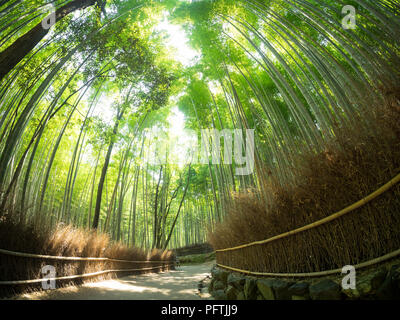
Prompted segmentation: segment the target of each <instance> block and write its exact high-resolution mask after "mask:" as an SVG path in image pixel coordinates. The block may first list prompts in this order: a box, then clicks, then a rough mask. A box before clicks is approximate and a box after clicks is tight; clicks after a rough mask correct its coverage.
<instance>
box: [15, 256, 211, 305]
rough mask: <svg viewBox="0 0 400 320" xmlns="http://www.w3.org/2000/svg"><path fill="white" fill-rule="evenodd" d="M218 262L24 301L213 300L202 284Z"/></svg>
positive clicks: (36, 295) (40, 294)
mask: <svg viewBox="0 0 400 320" xmlns="http://www.w3.org/2000/svg"><path fill="white" fill-rule="evenodd" d="M213 264H214V262H208V263H204V264H198V265H190V266H182V267H179V268H177V270H175V271H169V272H163V273H157V274H155V273H151V274H145V275H139V276H128V277H124V278H120V279H114V280H106V281H101V282H95V283H86V284H83V285H82V286H76V287H67V288H61V289H57V290H52V291H41V292H36V293H29V294H24V295H21V296H19V297H17V299H22V300H27V299H29V300H200V299H211V298H210V295H209V294H208V293H207V289H203V293H201V294H199V291H198V283H199V281H201V280H202V279H204V278H205V277H206V276H207V275H209V274H210V270H211V267H212V265H213Z"/></svg>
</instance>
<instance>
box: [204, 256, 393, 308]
mask: <svg viewBox="0 0 400 320" xmlns="http://www.w3.org/2000/svg"><path fill="white" fill-rule="evenodd" d="M211 275H212V279H211V281H210V283H209V285H208V291H209V293H210V294H211V295H212V296H213V297H214V299H216V300H357V299H362V300H372V299H381V300H386V299H396V300H398V299H400V261H397V263H395V264H393V263H392V264H387V265H383V266H379V267H376V268H374V269H369V270H366V271H363V272H362V273H361V272H357V273H356V289H354V290H353V289H348V290H344V289H342V285H341V283H342V279H343V277H344V276H345V275H342V276H341V277H340V276H327V277H323V278H316V279H309V278H308V279H301V280H300V279H293V278H290V279H283V278H256V277H251V276H245V275H242V274H239V273H234V272H230V271H226V270H223V269H221V268H217V267H216V266H214V267H213V268H212V270H211Z"/></svg>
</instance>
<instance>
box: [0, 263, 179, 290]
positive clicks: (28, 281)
mask: <svg viewBox="0 0 400 320" xmlns="http://www.w3.org/2000/svg"><path fill="white" fill-rule="evenodd" d="M172 264H174V263H171V262H170V263H168V264H167V265H168V266H169V265H172ZM165 266H166V265H162V266H157V267H151V268H139V269H116V270H103V271H97V272H92V273H85V274H77V275H73V276H64V277H55V278H43V279H33V280H12V281H0V285H17V284H33V283H41V282H43V281H52V280H56V281H59V280H74V279H79V278H88V277H95V276H99V275H102V274H106V273H112V272H115V273H116V272H134V271H150V270H154V269H159V268H162V267H165Z"/></svg>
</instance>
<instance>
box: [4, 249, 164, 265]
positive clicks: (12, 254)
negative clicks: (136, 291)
mask: <svg viewBox="0 0 400 320" xmlns="http://www.w3.org/2000/svg"><path fill="white" fill-rule="evenodd" d="M0 253H2V254H5V255H9V256H16V257H25V258H37V259H49V260H68V261H109V262H127V263H164V262H165V261H155V260H142V261H131V260H118V259H111V258H106V257H104V258H91V257H63V256H49V255H43V254H34V253H24V252H16V251H10V250H5V249H0Z"/></svg>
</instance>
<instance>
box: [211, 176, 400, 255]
mask: <svg viewBox="0 0 400 320" xmlns="http://www.w3.org/2000/svg"><path fill="white" fill-rule="evenodd" d="M398 182H400V173H399V174H398V175H397V176H396V177H394V178H393V179H392V180H390V181H389V182H388V183H386V184H385V185H384V186H382V187H380V188H379V189H378V190H376V191H375V192H373V193H371V194H370V195H368V196H366V197H365V198H363V199H361V200H360V201H358V202H356V203H353V204H352V205H350V206H348V207H346V208H345V209H343V210H341V211H339V212H336V213H334V214H332V215H330V216H328V217H326V218H323V219H321V220H318V221H316V222H313V223H310V224H308V225H306V226H304V227H301V228H297V229H294V230H291V231H288V232H285V233H282V234H279V235H277V236H274V237H271V238H269V239H266V240H260V241H254V242H251V243H247V244H242V245H239V246H236V247H232V248H225V249H218V250H215V252H226V251H233V250H239V249H243V248H247V247H252V246H256V245H262V244H266V243H269V242H272V241H275V240H278V239H282V238H286V237H289V236H292V235H295V234H297V233H300V232H303V231H306V230H309V229H312V228H315V227H318V226H320V225H322V224H325V223H328V222H331V221H333V220H335V219H337V218H339V217H341V216H343V215H345V214H347V213H350V212H352V211H354V210H356V209H358V208H360V207H362V206H364V205H366V204H367V203H368V202H370V201H372V200H373V199H375V198H377V197H378V196H380V195H381V194H383V193H384V192H386V191H388V190H389V189H390V188H392V187H393V186H394V185H395V184H396V183H398Z"/></svg>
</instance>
